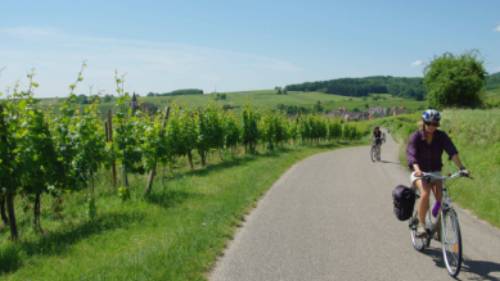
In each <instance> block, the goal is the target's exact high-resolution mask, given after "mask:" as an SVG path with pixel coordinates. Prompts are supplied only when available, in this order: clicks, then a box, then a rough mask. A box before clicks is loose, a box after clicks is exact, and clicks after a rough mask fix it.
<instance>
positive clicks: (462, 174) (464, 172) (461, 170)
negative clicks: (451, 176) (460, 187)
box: [460, 168, 471, 178]
mask: <svg viewBox="0 0 500 281" xmlns="http://www.w3.org/2000/svg"><path fill="white" fill-rule="evenodd" d="M460 175H461V176H462V177H467V178H471V174H470V172H469V171H468V170H467V169H465V168H463V169H460Z"/></svg>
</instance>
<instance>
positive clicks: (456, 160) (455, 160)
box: [451, 153, 465, 170]
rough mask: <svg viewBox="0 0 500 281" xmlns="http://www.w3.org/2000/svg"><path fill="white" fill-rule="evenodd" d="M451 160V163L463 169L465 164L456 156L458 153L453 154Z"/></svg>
mask: <svg viewBox="0 0 500 281" xmlns="http://www.w3.org/2000/svg"><path fill="white" fill-rule="evenodd" d="M451 160H453V163H455V165H456V166H457V167H458V168H459V169H460V170H465V166H464V165H463V164H462V161H460V157H458V153H457V154H455V155H453V156H452V157H451Z"/></svg>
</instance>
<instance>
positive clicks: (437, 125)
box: [425, 122, 439, 127]
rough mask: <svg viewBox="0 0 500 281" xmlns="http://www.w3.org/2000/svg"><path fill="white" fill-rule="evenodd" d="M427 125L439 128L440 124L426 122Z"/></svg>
mask: <svg viewBox="0 0 500 281" xmlns="http://www.w3.org/2000/svg"><path fill="white" fill-rule="evenodd" d="M425 125H427V126H434V127H439V123H437V122H425Z"/></svg>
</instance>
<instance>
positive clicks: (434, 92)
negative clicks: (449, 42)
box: [424, 52, 486, 108]
mask: <svg viewBox="0 0 500 281" xmlns="http://www.w3.org/2000/svg"><path fill="white" fill-rule="evenodd" d="M485 79H486V71H485V69H484V66H483V62H482V61H481V60H480V59H479V58H478V55H477V53H475V52H469V53H464V54H462V55H459V56H455V55H453V54H451V53H445V54H443V55H441V56H439V57H437V58H435V59H434V60H433V61H432V62H431V63H430V64H429V65H428V66H427V67H426V69H425V76H424V84H425V87H426V89H427V93H428V94H427V99H428V101H429V105H430V106H432V107H435V108H443V107H448V106H456V107H477V106H479V105H481V104H482V102H481V97H480V91H481V89H482V88H483V86H484V85H485Z"/></svg>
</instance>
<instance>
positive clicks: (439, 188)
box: [432, 181, 443, 201]
mask: <svg viewBox="0 0 500 281" xmlns="http://www.w3.org/2000/svg"><path fill="white" fill-rule="evenodd" d="M432 192H433V193H434V197H435V198H436V200H437V201H441V199H442V198H443V182H442V181H435V182H433V183H432Z"/></svg>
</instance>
